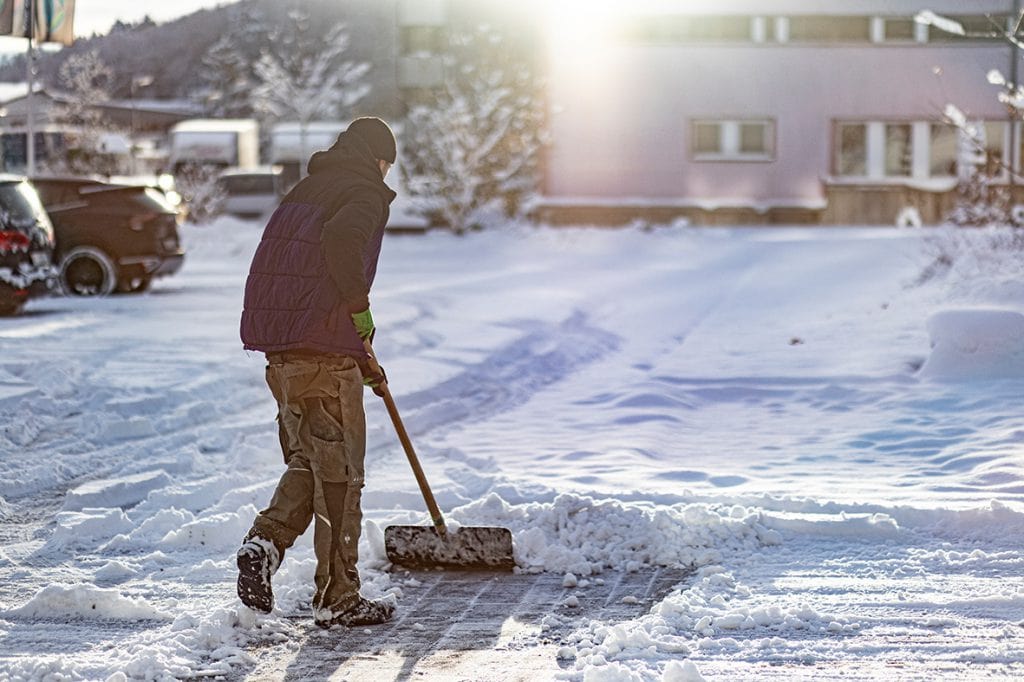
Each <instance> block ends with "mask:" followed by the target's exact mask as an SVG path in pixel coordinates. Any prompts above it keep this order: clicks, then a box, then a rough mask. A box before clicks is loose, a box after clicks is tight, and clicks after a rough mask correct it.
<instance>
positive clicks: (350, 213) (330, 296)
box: [241, 133, 395, 358]
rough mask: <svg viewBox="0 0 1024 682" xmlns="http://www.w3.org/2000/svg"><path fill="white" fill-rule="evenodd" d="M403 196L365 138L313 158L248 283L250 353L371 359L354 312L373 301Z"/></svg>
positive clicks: (245, 323) (344, 137)
mask: <svg viewBox="0 0 1024 682" xmlns="http://www.w3.org/2000/svg"><path fill="white" fill-rule="evenodd" d="M394 198H395V193H394V192H393V191H391V189H389V188H388V186H387V185H385V184H384V180H383V178H381V175H380V169H379V167H378V165H377V161H376V159H375V158H374V157H373V154H371V153H370V149H369V147H368V146H367V145H366V143H365V142H364V141H363V140H362V139H361V138H360V137H358V136H356V135H352V134H351V133H342V134H341V135H340V136H339V137H338V140H337V142H335V144H334V145H333V146H332V147H331V148H330V149H328V150H327V151H323V152H317V153H316V154H314V155H313V157H312V158H311V159H310V162H309V175H308V176H307V177H305V178H303V179H302V180H301V181H300V182H299V183H298V184H297V185H296V186H295V188H294V189H292V191H290V192H289V193H288V195H287V196H285V198H284V199H283V200H282V201H281V205H280V206H278V208H277V210H276V211H275V212H274V214H273V215H272V216H271V218H270V220H269V222H268V223H267V226H266V228H265V229H264V231H263V238H262V239H261V241H260V244H259V246H258V247H257V249H256V254H255V256H254V257H253V261H252V265H251V266H250V269H249V277H248V279H247V280H246V283H245V302H244V305H243V310H242V320H241V337H242V343H243V344H244V345H245V347H246V348H247V349H250V350H259V351H264V352H275V351H284V350H305V351H314V352H319V353H335V354H342V355H353V356H356V357H360V358H361V357H364V356H365V352H364V351H363V345H362V341H361V340H360V339H359V335H358V334H356V331H355V326H354V325H353V324H352V320H351V317H350V314H351V313H354V312H359V311H361V310H365V309H366V308H367V307H368V306H369V294H370V287H371V286H372V285H373V280H374V276H375V275H376V272H377V260H378V259H379V257H380V247H381V242H382V240H383V237H384V226H385V225H386V224H387V221H388V214H389V205H390V204H391V202H392V201H393V200H394Z"/></svg>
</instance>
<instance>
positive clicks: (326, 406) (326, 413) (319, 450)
mask: <svg viewBox="0 0 1024 682" xmlns="http://www.w3.org/2000/svg"><path fill="white" fill-rule="evenodd" d="M302 403H303V412H304V417H305V418H306V420H307V423H308V424H309V440H310V444H311V445H312V446H313V452H312V456H311V458H310V466H311V467H312V469H313V473H314V474H315V475H316V476H317V477H318V478H320V479H321V480H323V481H328V482H330V483H346V482H348V480H349V467H348V453H347V450H346V444H345V429H344V427H343V425H342V415H341V411H340V410H339V409H338V403H337V400H335V399H333V398H329V397H328V398H307V399H306V400H303V401H302Z"/></svg>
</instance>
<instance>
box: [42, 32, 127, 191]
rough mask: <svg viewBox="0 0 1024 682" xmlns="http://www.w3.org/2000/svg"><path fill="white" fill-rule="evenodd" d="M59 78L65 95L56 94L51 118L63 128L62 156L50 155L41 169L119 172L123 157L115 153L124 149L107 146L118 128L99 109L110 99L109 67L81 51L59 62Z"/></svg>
mask: <svg viewBox="0 0 1024 682" xmlns="http://www.w3.org/2000/svg"><path fill="white" fill-rule="evenodd" d="M59 80H60V85H61V88H62V89H63V90H64V92H65V93H66V96H65V97H61V98H59V101H58V104H57V106H56V108H55V109H56V113H55V115H54V121H55V122H56V123H58V124H60V125H62V126H64V127H65V129H66V131H65V145H66V150H65V154H64V156H63V157H56V158H54V157H53V156H52V155H51V158H50V159H48V160H47V162H46V163H45V164H44V166H45V169H46V170H48V171H50V172H68V173H75V174H88V173H99V174H103V175H113V174H116V173H118V172H121V170H122V166H123V159H122V158H119V156H123V154H124V153H125V152H127V151H128V150H127V149H124V150H112V149H110V148H109V143H110V142H111V140H112V139H114V138H115V134H116V133H118V132H119V131H117V130H116V129H114V128H113V127H112V126H111V125H110V124H109V123H108V122H106V121H105V120H104V117H103V114H102V112H101V111H100V109H99V107H100V105H103V104H105V103H107V102H109V101H110V90H111V87H112V85H113V80H114V75H113V71H112V70H111V68H110V67H109V66H108V65H107V64H105V63H104V62H103V60H102V59H100V57H99V54H98V53H97V52H95V51H89V52H83V53H79V54H75V55H72V56H71V57H69V58H68V60H67V61H66V62H64V64H62V65H61V68H60V72H59ZM122 137H123V136H122ZM124 140H125V142H126V141H127V138H124Z"/></svg>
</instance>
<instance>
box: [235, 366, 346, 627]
mask: <svg viewBox="0 0 1024 682" xmlns="http://www.w3.org/2000/svg"><path fill="white" fill-rule="evenodd" d="M267 362H268V364H267V384H268V385H269V386H270V391H271V392H272V393H273V394H274V398H275V399H276V400H277V406H278V413H277V419H278V425H279V428H278V433H279V435H280V439H281V449H282V451H283V452H284V461H285V464H286V465H287V467H288V468H287V470H286V471H285V472H284V474H283V475H282V476H281V480H280V482H278V484H277V489H276V490H275V491H274V496H273V498H271V500H270V506H269V507H267V508H266V509H264V510H263V511H261V512H260V513H259V515H258V516H257V517H256V521H255V522H254V524H253V527H252V530H251V531H250V532H249V537H251V536H252V535H259V536H262V537H264V538H267V539H268V540H271V541H272V542H274V543H275V544H276V545H277V547H278V549H279V551H280V552H281V555H282V557H283V555H284V550H285V549H286V548H288V547H291V545H292V544H293V543H294V542H295V539H296V538H297V537H298V536H300V535H302V534H303V533H304V532H305V531H306V528H308V527H309V523H310V520H312V519H316V524H315V526H314V530H313V547H314V551H315V553H316V574H315V583H316V594H315V595H314V597H313V608H314V610H318V609H330V610H331V611H334V612H340V611H344V610H346V609H347V608H348V607H349V606H351V605H352V604H353V603H354V602H355V600H356V599H357V597H358V594H359V573H358V571H357V570H356V561H357V559H358V558H359V555H358V549H359V534H360V531H361V529H362V528H361V526H362V518H363V514H362V510H361V508H360V506H359V501H360V498H361V497H362V488H363V471H364V470H363V459H364V457H365V454H366V416H365V414H364V412H363V379H362V373H361V372H360V370H359V367H358V365H357V364H356V362H355V360H353V359H352V358H346V357H344V356H316V355H305V354H296V353H288V352H285V353H277V354H269V355H268V357H267Z"/></svg>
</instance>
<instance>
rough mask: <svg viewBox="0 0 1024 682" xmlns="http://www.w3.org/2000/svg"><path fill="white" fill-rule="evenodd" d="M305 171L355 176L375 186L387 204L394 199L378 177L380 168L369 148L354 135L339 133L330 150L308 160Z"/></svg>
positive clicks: (379, 176) (388, 188)
mask: <svg viewBox="0 0 1024 682" xmlns="http://www.w3.org/2000/svg"><path fill="white" fill-rule="evenodd" d="M307 171H308V172H309V174H310V175H314V174H317V173H327V174H338V175H355V176H357V177H359V178H360V179H362V180H364V181H366V182H368V183H370V184H371V185H374V186H377V187H378V188H379V189H380V190H381V191H382V192H383V193H385V195H386V196H387V197H388V202H389V203H390V202H391V201H392V200H394V198H395V192H394V191H393V190H392V189H391V188H390V187H388V186H387V185H386V184H385V183H384V178H382V177H381V175H380V167H379V166H378V165H377V159H376V158H375V157H374V155H373V153H372V152H371V151H370V146H369V145H368V144H367V143H366V141H364V140H363V139H362V138H361V137H359V136H358V135H356V134H354V133H349V132H343V133H341V134H340V135H338V139H337V140H336V141H335V143H334V144H333V145H331V148H330V149H328V150H326V151H322V152H317V153H315V154H313V156H312V157H311V158H310V159H309V165H308V166H307Z"/></svg>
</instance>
